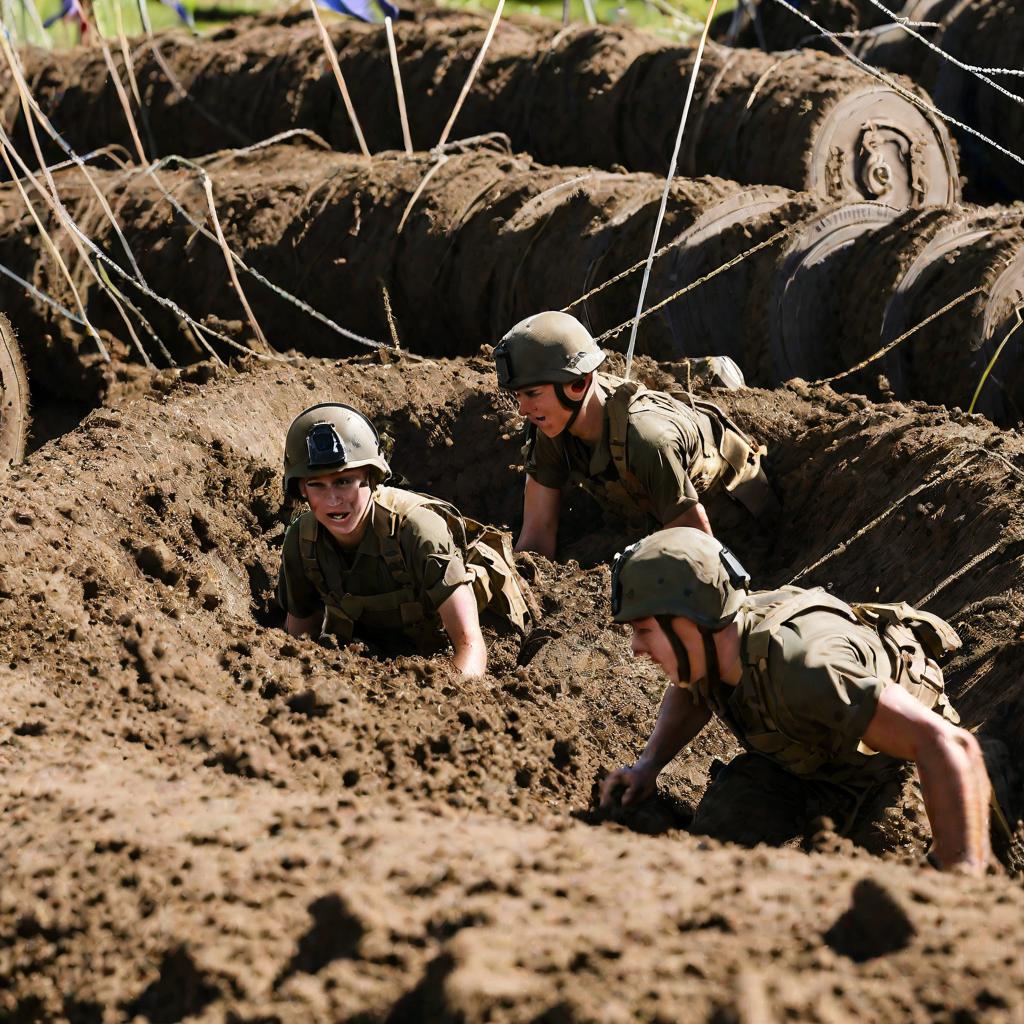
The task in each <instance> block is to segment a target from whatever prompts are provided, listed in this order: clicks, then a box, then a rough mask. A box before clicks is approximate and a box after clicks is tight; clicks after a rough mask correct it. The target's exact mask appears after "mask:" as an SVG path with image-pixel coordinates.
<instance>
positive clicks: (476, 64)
mask: <svg viewBox="0 0 1024 1024" xmlns="http://www.w3.org/2000/svg"><path fill="white" fill-rule="evenodd" d="M716 2H717V0H716ZM504 9H505V0H498V6H497V7H496V8H495V10H494V17H492V18H491V23H490V25H489V26H488V27H487V35H485V36H484V44H483V46H481V47H480V52H479V53H478V54H477V55H476V60H474V61H473V66H472V67H471V68H470V69H469V74H468V75H467V76H466V81H465V83H464V84H463V86H462V92H460V93H459V98H458V99H457V100H456V101H455V106H454V107H453V108H452V113H451V117H449V118H448V123H447V124H446V125H445V126H444V131H443V132H441V138H439V139H438V140H437V145H436V146H435V147H434V148H435V149H441V148H442V147H443V146H444V144H445V143H446V142H447V141H448V136H449V135H450V134H451V130H452V128H454V127H455V119H456V118H457V117H458V116H459V111H460V110H462V104H463V103H465V102H466V97H467V96H468V95H469V90H470V88H471V87H472V85H473V82H474V81H475V79H476V76H477V72H478V71H479V70H480V65H481V64H483V62H484V56H485V55H486V53H487V48H488V47H489V46H490V45H491V40H492V39H493V38H494V32H495V29H497V27H498V22H499V21H500V20H501V12H502V11H503V10H504Z"/></svg>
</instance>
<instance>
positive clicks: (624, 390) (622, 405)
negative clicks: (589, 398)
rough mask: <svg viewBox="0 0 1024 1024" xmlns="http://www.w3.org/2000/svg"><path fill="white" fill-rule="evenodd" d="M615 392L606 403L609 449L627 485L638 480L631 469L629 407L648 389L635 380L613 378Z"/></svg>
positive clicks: (617, 469) (616, 467)
mask: <svg viewBox="0 0 1024 1024" xmlns="http://www.w3.org/2000/svg"><path fill="white" fill-rule="evenodd" d="M611 383H612V384H613V385H614V390H613V391H612V393H611V394H610V395H609V396H608V398H607V400H606V401H605V405H604V407H605V411H606V412H607V414H608V447H609V449H610V450H611V453H612V462H613V463H615V469H616V471H617V472H618V474H619V476H620V477H621V478H622V479H623V480H625V481H626V482H627V483H631V482H633V481H634V480H635V479H636V478H635V477H634V476H633V473H632V472H631V471H630V469H629V453H628V445H627V443H626V440H627V438H628V436H629V407H630V405H631V404H632V402H633V399H634V398H636V397H637V395H641V394H644V393H645V392H646V391H647V389H646V388H645V387H644V386H643V385H642V384H640V383H638V382H637V381H635V380H624V381H619V380H618V379H617V378H612V380H611Z"/></svg>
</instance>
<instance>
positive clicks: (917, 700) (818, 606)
mask: <svg viewBox="0 0 1024 1024" xmlns="http://www.w3.org/2000/svg"><path fill="white" fill-rule="evenodd" d="M747 585H748V579H747V577H746V574H745V573H744V572H743V570H742V567H741V566H740V565H739V563H738V562H737V561H736V559H735V557H734V556H733V555H732V554H731V552H729V550H728V549H727V548H723V547H722V545H721V544H719V543H718V541H716V540H714V539H713V538H711V537H709V536H707V534H704V533H701V532H699V531H696V530H693V529H685V528H683V529H673V530H667V531H663V532H661V533H656V534H654V535H652V536H650V537H647V538H645V539H644V540H642V541H640V542H639V543H637V544H635V545H633V546H632V547H631V548H628V549H627V550H626V551H625V552H624V553H623V554H622V555H620V556H619V558H618V559H617V561H616V564H615V567H614V569H613V573H612V611H613V615H614V617H615V621H616V622H628V623H629V624H630V625H631V626H632V629H633V640H632V648H633V653H634V655H636V656H642V655H646V656H647V657H649V658H651V659H652V660H653V661H655V662H657V664H659V665H660V666H661V667H662V669H663V670H664V672H665V674H666V675H667V676H668V678H669V680H670V681H671V683H672V684H673V685H672V686H670V687H669V689H668V690H667V692H666V694H665V698H664V700H663V702H662V706H661V711H660V712H659V715H658V721H657V723H656V725H655V727H654V731H653V733H652V734H651V738H650V740H649V741H648V743H647V746H646V747H645V749H644V751H643V753H642V754H641V756H640V758H639V760H638V761H637V762H636V763H635V764H634V765H632V766H631V767H628V768H619V769H617V770H615V771H613V772H611V773H610V774H609V775H608V776H607V778H606V779H605V780H604V781H603V783H602V790H601V797H602V804H603V805H605V806H608V805H610V804H611V803H613V801H614V799H615V796H616V794H617V793H618V792H620V791H621V792H622V803H623V804H627V805H628V804H631V803H635V802H638V801H640V800H643V799H645V798H646V797H648V796H649V795H651V794H652V793H653V792H654V789H655V785H656V781H657V777H658V773H659V772H660V771H661V769H662V768H663V767H664V766H665V765H666V764H668V762H669V761H671V760H672V758H674V757H675V756H676V755H677V754H678V753H679V751H681V750H682V749H683V748H684V747H685V746H686V745H687V744H688V743H689V742H690V741H691V740H692V739H693V738H694V737H695V736H696V735H697V734H698V733H699V732H700V730H701V729H703V727H704V726H705V725H706V724H707V723H708V721H709V720H710V718H711V716H712V714H715V715H718V716H719V718H721V719H722V721H723V722H724V723H725V724H726V725H727V726H728V727H729V729H730V730H731V731H732V732H733V733H734V734H735V735H736V737H737V739H738V740H739V742H740V743H741V744H742V745H743V746H744V747H745V749H746V751H747V753H745V754H741V755H740V756H739V757H737V758H736V759H734V760H733V761H732V762H731V763H730V764H728V765H727V766H725V767H724V768H723V769H722V771H721V772H720V773H719V775H718V776H717V778H716V779H715V780H714V781H713V782H712V784H711V786H710V787H709V788H708V790H707V792H706V793H705V795H704V798H703V799H702V801H701V803H700V804H699V805H698V807H697V810H696V813H695V816H694V820H693V825H692V828H693V831H695V832H700V833H704V834H708V835H713V836H715V837H716V838H720V839H727V840H732V841H736V842H743V843H745V844H746V845H753V844H754V843H755V842H757V841H759V840H769V839H771V840H774V841H781V840H784V839H785V837H784V836H779V835H770V834H762V835H758V834H757V830H758V827H761V828H762V829H763V830H764V831H765V833H768V832H770V830H771V829H772V827H773V825H772V822H773V819H774V820H776V821H781V820H784V819H786V818H787V816H788V815H789V814H790V813H791V812H792V811H793V810H794V807H795V805H796V804H797V803H798V802H799V791H801V790H803V792H804V794H805V795H810V794H811V793H812V792H813V793H814V796H815V801H816V804H817V810H818V811H819V813H821V811H822V809H823V808H822V800H824V801H825V802H826V804H827V801H828V799H829V798H830V795H831V799H832V800H833V804H834V806H835V807H839V808H841V809H842V811H843V813H844V814H845V815H847V817H850V818H853V817H856V815H857V814H858V812H859V811H862V810H863V809H864V807H865V804H866V803H870V802H871V801H872V799H873V798H875V797H877V795H878V794H879V793H880V792H881V791H882V790H883V789H884V788H885V786H886V784H887V783H889V782H891V781H892V780H894V779H897V778H898V777H899V775H900V773H901V771H902V770H904V766H905V765H906V764H907V763H909V762H916V765H917V771H918V775H919V778H920V782H921V789H922V792H923V796H924V803H925V808H926V810H927V812H928V818H929V820H930V822H931V826H932V836H933V845H932V849H931V853H930V854H929V858H930V859H931V860H932V862H933V863H934V864H935V865H936V866H938V867H941V868H943V869H957V870H962V871H965V872H969V873H971V874H980V873H982V872H984V871H985V869H986V867H987V865H988V862H989V856H990V845H989V830H988V826H989V799H990V785H989V779H988V775H987V773H986V771H985V765H984V762H983V759H982V755H981V748H980V746H979V744H978V742H977V740H976V739H975V738H974V737H973V736H972V735H971V734H970V733H968V732H966V731H965V730H963V729H961V728H958V725H957V723H958V722H959V718H958V716H957V714H956V712H955V711H954V710H953V708H952V707H951V705H950V703H949V701H948V700H947V698H946V695H945V692H944V688H943V687H944V683H943V678H942V672H941V670H940V669H939V667H938V664H937V663H936V659H938V658H939V657H941V656H942V654H943V653H945V652H947V651H949V650H952V649H954V648H956V647H959V645H960V641H959V638H958V637H957V635H956V633H955V632H954V631H953V629H952V628H951V627H950V626H949V625H948V624H947V623H946V622H944V621H943V620H942V619H940V618H938V617H937V616H934V615H931V614H929V613H928V612H921V611H916V610H915V609H913V608H911V607H909V606H908V605H906V604H900V605H878V604H875V605H871V604H867V605H848V604H846V603H844V602H843V601H840V600H838V599H837V598H834V597H832V596H831V595H830V594H828V593H826V592H825V591H824V590H820V589H815V590H802V589H800V588H797V587H785V588H783V589H781V590H777V591H755V592H752V593H750V592H747V590H746V588H747ZM758 783H759V784H760V789H759V792H756V794H755V790H756V789H757V788H758ZM751 797H756V798H755V799H751ZM807 806H811V804H810V803H808V804H807ZM847 824H848V826H849V825H852V820H851V821H849V822H848V823H847ZM797 834H799V833H797Z"/></svg>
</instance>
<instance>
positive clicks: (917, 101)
mask: <svg viewBox="0 0 1024 1024" xmlns="http://www.w3.org/2000/svg"><path fill="white" fill-rule="evenodd" d="M775 3H777V4H781V5H782V6H783V7H785V8H786V10H788V11H791V12H792V13H793V14H795V15H796V16H797V17H799V18H803V20H804V21H806V22H807V24H808V25H811V26H812V27H813V28H815V29H817V31H818V32H820V33H821V34H822V35H823V36H825V37H827V38H828V39H830V40H831V41H832V42H833V43H834V44H835V45H836V47H837V48H838V49H839V50H840V52H841V53H842V54H843V55H844V56H845V57H846V58H847V59H848V60H850V61H852V62H853V63H854V64H856V66H857V67H859V68H860V69H861V71H864V72H866V73H867V74H869V75H871V76H872V77H873V78H877V79H878V80H879V81H880V82H884V83H885V84H886V85H887V86H889V88H890V89H892V90H893V91H894V92H896V93H898V94H899V95H900V96H902V97H903V98H904V99H905V100H908V101H909V102H911V103H913V104H914V105H915V106H917V107H920V108H921V109H922V110H926V111H928V113H930V114H933V115H934V116H935V117H940V118H942V120H943V121H947V122H948V123H949V124H952V125H955V126H956V127H957V128H959V129H960V130H961V131H965V132H967V134H968V135H973V136H974V137H975V138H977V139H980V140H981V141H982V142H984V143H985V144H986V145H988V146H991V147H992V148H993V149H996V150H998V151H999V152H1000V153H1002V154H1003V156H1007V157H1009V158H1010V159H1011V160H1014V161H1015V162H1016V163H1018V164H1021V165H1022V166H1024V157H1021V156H1018V155H1017V154H1016V153H1014V152H1013V151H1012V150H1009V149H1007V148H1006V147H1005V146H1001V145H999V143H998V142H996V141H995V140H993V139H990V138H989V137H988V136H987V135H984V134H983V133H982V132H979V131H978V129H977V128H972V127H971V126H970V125H969V124H965V123H964V122H963V121H958V120H957V119H956V118H955V117H952V116H951V115H950V114H946V113H944V112H943V111H941V110H939V108H938V107H936V106H935V105H934V104H933V103H928V102H927V101H926V100H923V99H921V97H920V96H918V95H917V94H916V93H914V92H911V91H910V90H909V89H907V88H905V87H904V86H902V85H900V83H899V82H897V81H896V80H895V79H893V78H890V77H889V76H888V75H887V74H885V73H884V72H882V71H879V70H878V68H875V67H872V66H871V65H870V64H868V63H867V62H866V61H863V60H861V59H860V58H859V57H858V56H857V55H856V54H854V52H853V51H852V50H851V49H850V48H849V47H848V46H846V45H845V44H844V43H843V42H842V40H841V39H839V37H838V36H837V35H836V33H835V32H832V31H830V30H829V29H827V28H824V27H823V26H822V25H819V24H818V23H817V22H816V21H815V20H814V19H813V18H812V17H810V15H808V14H805V13H804V12H803V11H801V10H799V9H798V8H796V7H794V6H793V4H791V3H789V0H775Z"/></svg>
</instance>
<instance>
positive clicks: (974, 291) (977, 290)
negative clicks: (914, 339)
mask: <svg viewBox="0 0 1024 1024" xmlns="http://www.w3.org/2000/svg"><path fill="white" fill-rule="evenodd" d="M982 292H984V289H983V288H982V287H981V286H980V285H978V286H976V287H974V288H971V289H970V290H969V291H966V292H964V293H963V294H961V295H958V296H957V297H956V298H955V299H953V300H951V301H950V302H947V303H946V304H945V305H944V306H943V307H942V308H941V309H937V310H935V312H934V313H932V314H931V316H927V317H925V318H924V320H922V321H920V323H916V324H914V326H913V327H911V328H910V329H909V330H907V331H904V332H903V333H902V334H901V335H900V336H899V337H898V338H894V339H893V340H892V341H890V342H889V343H888V344H886V345H883V346H882V347H881V348H880V349H878V351H876V352H873V353H872V354H871V355H869V356H868V357H867V359H862V360H861V361H860V362H859V363H857V365H856V366H851V367H850V368H849V369H848V370H843V371H842V372H841V373H835V374H833V375H832V376H831V377H822V378H821V380H815V381H811V382H810V383H811V384H832V383H834V382H835V381H837V380H842V379H843V378H844V377H849V376H850V375H851V374H854V373H856V372H857V371H858V370H863V369H864V367H865V366H870V365H871V363H873V362H874V361H875V360H876V359H881V358H882V356H884V355H887V354H888V353H889V352H891V351H892V350H893V349H894V348H895V347H896V346H897V345H901V344H902V343H903V342H904V341H906V340H907V338H909V337H911V335H913V334H916V333H917V332H918V331H919V330H921V328H922V327H927V326H928V324H930V323H931V322H932V321H933V320H937V319H938V318H939V317H940V316H944V315H945V314H946V313H948V312H949V311H950V310H951V309H953V308H955V307H956V306H959V305H960V303H961V302H964V301H966V300H967V299H969V298H971V296H973V295H980V294H981V293H982Z"/></svg>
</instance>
